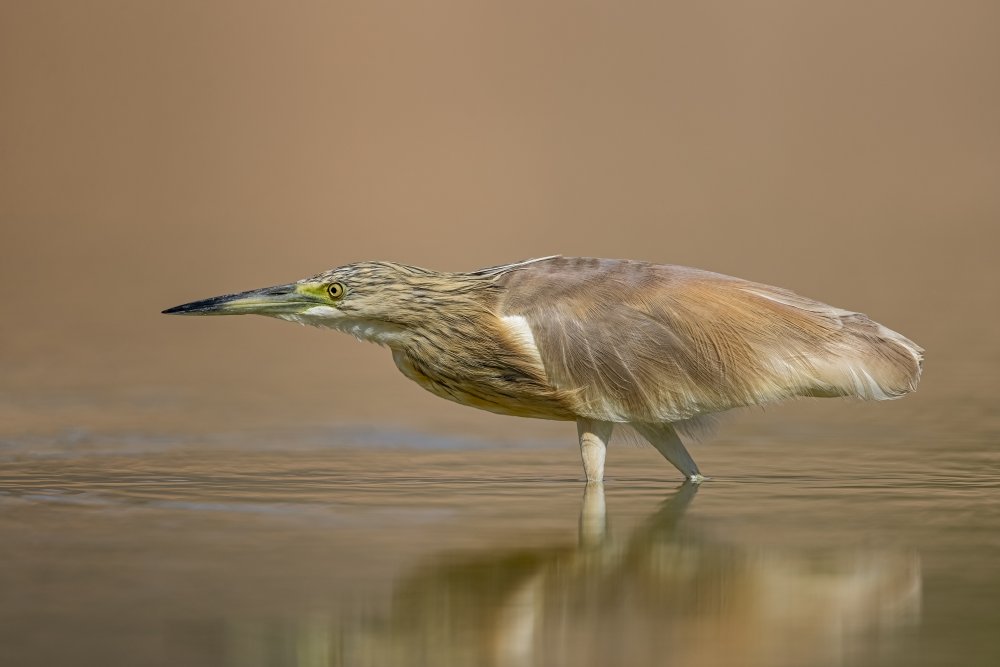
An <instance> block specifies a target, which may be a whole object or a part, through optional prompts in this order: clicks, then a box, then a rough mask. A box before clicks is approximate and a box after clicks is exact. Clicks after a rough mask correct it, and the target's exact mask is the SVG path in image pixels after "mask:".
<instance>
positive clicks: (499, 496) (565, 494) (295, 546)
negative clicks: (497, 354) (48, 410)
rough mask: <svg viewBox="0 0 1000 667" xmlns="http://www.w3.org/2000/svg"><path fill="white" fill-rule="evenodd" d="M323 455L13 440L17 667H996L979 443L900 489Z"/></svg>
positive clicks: (3, 495) (839, 459)
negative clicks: (598, 474)
mask: <svg viewBox="0 0 1000 667" xmlns="http://www.w3.org/2000/svg"><path fill="white" fill-rule="evenodd" d="M740 430H741V431H744V430H750V431H752V430H753V425H752V424H750V425H745V428H743V427H741V428H740ZM322 435H323V437H319V434H317V433H313V432H305V431H303V432H300V433H292V434H291V435H287V434H286V435H285V436H284V437H277V436H273V435H268V434H261V433H257V434H255V435H254V434H244V435H243V436H242V437H239V438H237V437H235V436H233V435H229V436H222V435H220V436H219V437H218V438H217V439H216V440H215V441H214V442H213V441H206V442H203V443H200V444H198V443H187V442H183V441H177V442H171V441H170V438H165V437H161V438H157V439H151V440H147V441H143V440H142V439H140V438H138V437H137V436H132V442H131V446H130V447H123V444H122V442H113V440H114V439H113V438H111V437H110V436H108V440H109V441H112V442H111V444H110V445H109V446H107V447H101V446H98V445H96V444H94V443H95V442H96V441H99V440H100V439H101V438H100V437H99V436H97V435H95V434H90V435H89V436H86V437H80V436H78V437H77V438H76V439H75V440H74V439H73V438H68V440H66V441H63V442H59V441H55V440H54V441H52V442H51V443H50V444H49V445H47V446H41V445H39V443H37V442H36V443H32V445H31V446H30V447H25V446H19V444H18V442H16V441H11V440H8V441H7V442H6V447H5V449H4V459H3V466H2V471H0V507H2V511H0V534H2V535H3V538H4V539H3V543H2V545H0V590H2V591H3V594H2V596H0V651H2V658H3V660H2V662H3V664H10V665H52V664H101V665H132V664H149V665H161V664H162V665H176V664H184V665H238V666H241V667H244V666H253V665H302V666H310V667H311V666H319V665H324V666H326V665H352V666H354V665H608V664H615V665H654V664H655V665H660V664H674V663H676V664H690V665H730V664H743V665H828V664H829V665H841V664H852V665H853V664H859V665H866V664H890V665H914V664H927V665H933V664H946V663H949V662H950V659H951V656H953V655H955V654H956V653H960V654H961V655H962V664H966V665H993V664H996V663H997V660H998V659H1000V642H998V640H997V639H996V628H997V627H998V622H1000V611H998V610H1000V607H998V606H997V604H996V600H997V599H1000V577H997V576H996V568H997V563H998V562H1000V503H998V500H997V499H998V496H1000V475H998V474H997V472H996V471H997V468H998V463H1000V460H998V457H997V454H996V452H995V451H994V452H993V453H990V454H984V453H983V451H984V448H983V447H982V446H979V445H977V444H976V443H966V444H964V445H963V444H956V445H955V446H954V447H953V448H952V449H950V451H949V452H948V453H947V454H946V455H945V454H942V453H941V452H940V451H935V448H934V447H933V446H929V444H928V443H919V442H918V443H910V444H909V445H908V447H909V450H910V452H911V454H913V453H919V456H910V457H907V461H908V463H906V464H903V465H900V463H899V460H900V457H899V456H898V454H899V452H898V451H894V450H893V446H891V445H890V446H882V447H879V446H878V445H879V444H880V443H878V442H876V441H873V440H867V441H865V440H851V441H845V442H839V443H838V442H836V440H835V439H833V438H831V441H830V442H827V443H825V444H824V445H823V447H822V453H821V455H813V456H810V455H809V454H808V453H806V454H803V452H802V445H800V444H797V443H794V442H793V443H790V444H789V445H782V444H781V443H777V444H775V443H773V442H765V441H756V442H755V441H754V440H753V439H752V438H747V440H746V441H744V442H735V441H734V440H733V439H732V438H726V437H725V436H723V437H722V438H720V440H719V441H718V442H716V443H713V444H712V445H707V446H697V445H696V446H695V447H696V452H697V455H698V456H699V458H700V459H701V461H702V466H703V468H704V469H707V470H709V471H713V470H714V471H718V475H717V476H716V477H714V478H712V479H710V480H709V481H708V482H706V483H705V484H703V485H701V486H700V487H695V486H691V485H679V484H678V482H677V480H676V479H675V478H674V475H673V472H672V470H671V469H669V468H668V467H667V466H665V465H664V464H663V463H662V462H661V461H660V460H659V459H658V455H656V454H655V452H652V450H651V449H648V448H647V449H638V448H630V447H627V446H626V447H621V446H619V447H616V448H615V449H614V450H613V451H612V452H611V458H610V462H609V477H608V480H607V481H606V483H605V485H604V486H603V487H588V486H587V485H585V484H583V483H582V481H581V476H580V471H579V469H578V466H579V464H578V462H577V460H576V453H575V451H574V450H573V447H572V441H571V439H569V440H568V441H565V442H564V441H562V440H552V441H540V442H536V443H532V444H531V445H530V446H512V445H509V444H505V443H500V442H495V443H490V442H483V441H480V442H472V443H471V446H463V445H462V443H461V439H460V438H452V439H448V438H442V439H441V440H440V441H434V439H433V438H430V437H428V436H426V434H424V435H422V436H420V437H418V434H412V435H413V438H412V440H411V441H409V442H407V441H406V435H407V434H406V432H404V431H399V430H396V431H391V432H385V433H380V432H378V431H377V430H368V431H361V430H357V429H354V430H330V431H328V432H326V433H325V434H322ZM567 435H569V434H567ZM84 440H85V441H87V442H89V443H90V444H89V445H88V446H84V445H83V444H82V443H83V441H84ZM378 440H382V441H384V442H383V445H382V446H378V445H376V444H374V443H375V442H376V441H378ZM385 443H389V444H385ZM882 444H886V443H882ZM895 446H896V447H898V446H899V445H898V444H896V445H895ZM914 450H916V452H914ZM938 458H940V460H938ZM779 462H781V463H780V465H779ZM928 463H929V464H930V465H928Z"/></svg>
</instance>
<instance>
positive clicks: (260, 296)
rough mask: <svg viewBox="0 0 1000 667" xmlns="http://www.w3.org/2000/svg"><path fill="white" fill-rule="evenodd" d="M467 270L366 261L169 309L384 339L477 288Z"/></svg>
mask: <svg viewBox="0 0 1000 667" xmlns="http://www.w3.org/2000/svg"><path fill="white" fill-rule="evenodd" d="M478 282H481V281H475V282H472V280H471V277H470V276H468V274H453V273H438V272H435V271H428V270H425V269H418V268H416V267H410V266H404V265H401V264H393V263H390V262H361V263H357V264H348V265H346V266H341V267H339V268H336V269H331V270H329V271H325V272H323V273H320V274H318V275H316V276H313V277H311V278H304V279H302V280H299V281H297V282H294V283H289V284H287V285H276V286H274V287H264V288H262V289H256V290H250V291H248V292H239V293H236V294H226V295H223V296H216V297H212V298H210V299H203V300H201V301H192V302H191V303H185V304H183V305H180V306H175V307H173V308H169V309H167V310H164V311H163V312H164V313H166V314H174V315H266V316H268V317H277V318H280V319H283V320H290V321H293V322H300V323H302V324H309V325H312V326H320V327H329V328H333V329H339V330H341V331H345V332H347V333H350V334H353V335H355V336H357V337H358V338H361V339H364V340H369V341H372V342H375V343H379V344H383V345H396V344H403V343H405V341H406V338H407V337H408V336H409V335H411V334H412V333H413V332H414V330H416V329H419V328H420V327H421V326H422V325H423V324H424V323H426V322H427V321H428V320H432V319H434V318H436V317H439V316H440V314H441V313H440V309H441V308H442V307H445V308H447V307H449V306H458V305H460V304H461V303H462V302H463V301H466V300H465V299H462V298H461V297H462V295H466V294H468V293H470V292H472V291H474V287H475V286H476V284H475V283H478Z"/></svg>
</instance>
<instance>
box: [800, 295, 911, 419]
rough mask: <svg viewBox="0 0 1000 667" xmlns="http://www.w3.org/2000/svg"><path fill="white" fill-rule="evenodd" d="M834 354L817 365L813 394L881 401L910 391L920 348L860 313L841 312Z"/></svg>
mask: <svg viewBox="0 0 1000 667" xmlns="http://www.w3.org/2000/svg"><path fill="white" fill-rule="evenodd" d="M838 315H839V319H840V321H841V322H842V324H843V328H842V329H841V331H840V335H839V336H838V337H837V339H836V340H835V342H833V345H832V347H833V348H834V350H835V352H836V353H835V354H834V355H832V357H828V358H826V359H824V360H823V361H821V362H820V363H818V364H817V371H819V377H818V378H817V379H818V380H820V384H819V386H818V387H817V392H816V393H815V394H812V395H817V396H854V397H857V398H862V399H868V400H877V401H883V400H888V399H894V398H899V397H901V396H903V395H905V394H908V393H910V392H911V391H914V390H915V389H916V388H917V383H918V382H919V381H920V373H921V370H922V368H923V359H924V356H923V352H924V351H923V349H922V348H921V347H920V346H919V345H917V344H916V343H914V342H913V341H911V340H909V339H908V338H906V337H904V336H903V335H901V334H899V333H896V332H895V331H892V330H891V329H889V328H887V327H884V326H882V325H881V324H879V323H878V322H875V321H873V320H871V319H870V318H868V317H867V316H866V315H862V314H860V313H848V312H845V311H841V313H839V314H838Z"/></svg>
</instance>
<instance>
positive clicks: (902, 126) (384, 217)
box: [0, 0, 1000, 437]
mask: <svg viewBox="0 0 1000 667" xmlns="http://www.w3.org/2000/svg"><path fill="white" fill-rule="evenodd" d="M998 119H1000V4H998V3H996V2H974V1H972V0H963V1H962V2H956V3H945V2H937V1H921V2H903V1H899V2H826V3H821V2H798V1H796V0H786V1H777V2H756V3H742V2H689V3H685V2H666V3H632V2H628V3H611V2H541V3H539V2H494V3H481V2H466V1H462V2H430V3H408V2H332V3H325V2H301V3H279V2H246V1H242V0H241V1H239V2H201V1H198V2H190V1H183V2H178V1H171V2H152V1H147V2H133V1H120V2H112V1H107V0H91V1H88V2H75V1H70V0H53V1H44V0H42V1H31V2H19V1H12V0H6V1H3V2H0V302H2V304H3V315H2V318H0V343H2V347H0V398H2V403H0V424H2V432H3V433H8V434H9V433H24V432H29V431H32V432H37V431H39V430H42V431H57V430H59V429H66V428H74V427H87V428H135V427H137V426H139V425H141V426H142V427H143V428H152V429H154V430H155V429H157V428H159V429H169V428H172V427H171V426H170V425H171V424H173V423H176V422H177V421H179V420H180V421H189V422H190V423H199V422H201V421H203V420H208V421H211V422H213V423H215V424H217V425H219V426H220V427H221V426H223V425H231V424H233V423H239V424H250V425H254V424H262V425H263V424H268V423H274V424H282V423H288V422H289V420H291V419H293V418H294V419H300V420H313V421H316V422H323V421H324V420H338V419H344V420H355V421H364V420H373V419H386V420H392V421H394V422H400V423H413V424H418V425H419V426H420V427H422V428H432V429H433V428H438V427H449V428H450V427H454V426H456V425H458V424H466V425H471V428H481V429H494V428H496V429H499V428H501V426H500V425H501V424H504V423H507V424H508V427H509V422H504V421H503V420H501V419H500V418H497V417H493V416H489V415H486V414H484V413H475V412H473V411H469V410H466V409H464V408H460V407H458V406H452V405H449V404H446V403H444V402H442V401H439V400H438V399H436V398H434V397H432V396H430V395H429V394H424V393H423V392H421V391H420V390H419V389H418V388H416V387H415V386H412V385H410V384H408V383H407V382H406V381H405V380H404V379H403V378H401V377H399V376H398V375H397V372H396V370H395V368H394V367H393V366H392V364H391V361H390V360H389V359H388V355H387V354H386V352H385V351H384V350H380V349H378V348H376V347H374V346H365V345H362V344H360V343H357V342H355V341H352V340H350V339H349V338H346V337H344V336H339V335H337V334H334V333H331V332H324V331H317V330H296V329H293V328H291V327H290V326H289V325H287V324H283V323H277V322H274V321H269V320H265V319H263V318H231V319H214V320H192V319H186V318H168V317H164V316H161V315H160V314H159V311H160V310H162V309H163V308H166V307H169V306H172V305H176V304H178V303H181V302H184V301H189V300H192V299H195V298H201V297H206V296H211V295H215V294H220V293H224V292H229V291H235V290H242V289H249V288H253V287H260V286H264V285H268V284H274V283H280V282H287V281H290V280H293V279H297V278H300V277H303V276H306V275H309V274H312V273H316V272H318V271H321V270H324V269H326V268H329V267H332V266H335V265H339V264H343V263H347V262H351V261H356V260H364V259H390V260H395V261H401V262H405V263H411V264H416V265H424V266H428V267H432V268H439V269H450V270H462V269H472V268H477V267H480V266H485V265H490V264H497V263H503V262H507V261H512V260H516V259H521V258H527V257H532V256H540V255H546V254H553V253H562V254H580V255H597V256H609V257H632V258H638V259H646V260H652V261H657V262H664V263H678V264H691V265H696V266H700V267H704V268H709V269H713V270H716V271H721V272H724V273H730V274H735V275H739V276H742V277H746V278H751V279H755V280H759V281H763V282H769V283H774V284H779V285H782V286H786V287H790V288H792V289H794V290H796V291H798V292H801V293H803V294H806V295H809V296H812V297H815V298H819V299H821V300H824V301H828V302H831V303H833V304H836V305H838V306H841V307H846V308H851V309H856V310H860V311H863V312H867V313H869V314H870V315H872V316H873V317H875V318H876V319H878V320H880V321H882V322H884V323H885V324H887V325H888V326H890V327H892V328H895V329H898V330H900V331H902V332H903V333H905V334H906V335H908V336H911V337H912V338H914V339H915V340H917V341H918V342H920V343H921V344H923V345H924V346H925V347H926V348H927V349H928V366H927V374H926V378H925V384H924V388H923V390H922V391H921V392H919V393H918V394H917V395H916V396H915V397H913V398H912V399H907V401H909V404H908V405H909V407H906V408H897V407H896V405H897V404H893V405H892V406H888V407H885V408H883V409H889V410H893V409H897V410H898V409H905V410H910V411H912V413H913V414H914V415H927V414H933V409H934V406H935V405H936V404H938V402H939V401H940V399H942V398H958V397H960V396H965V397H967V399H968V400H967V401H962V403H961V404H962V405H966V406H968V405H971V406H973V407H970V408H968V409H970V410H977V411H978V412H976V414H977V415H981V414H986V413H987V412H989V411H991V410H992V407H991V406H993V405H994V404H995V400H994V398H995V396H996V390H995V388H994V385H995V380H994V379H993V376H994V374H995V371H996V370H997V368H998V363H997V362H998V353H997V352H996V350H995V345H994V343H995V339H996V335H997V332H998V331H997V330H998V322H1000V315H998V314H997V312H996V311H997V310H998V309H997V305H998V300H997V297H996V287H997V286H998V282H1000V277H998V276H1000V273H998V270H997V268H996V267H995V261H996V260H995V258H996V255H997V251H996V244H997V240H998V237H1000V230H998V219H1000V121H998ZM991 392H992V393H991ZM907 401H904V402H900V404H899V405H904V404H907ZM109 406H112V407H109ZM977 406H978V407H977ZM950 409H953V408H950ZM840 414H844V413H840ZM953 416H954V415H953ZM508 427H504V428H508ZM525 428H545V427H544V426H531V427H529V426H527V425H525ZM567 437H568V436H567Z"/></svg>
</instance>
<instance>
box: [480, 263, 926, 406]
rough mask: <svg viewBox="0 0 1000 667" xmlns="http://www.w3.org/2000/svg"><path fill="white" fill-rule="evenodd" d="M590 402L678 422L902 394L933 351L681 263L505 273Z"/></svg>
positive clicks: (863, 321)
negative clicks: (797, 402)
mask: <svg viewBox="0 0 1000 667" xmlns="http://www.w3.org/2000/svg"><path fill="white" fill-rule="evenodd" d="M496 280H497V283H498V284H500V285H501V286H502V287H505V288H506V289H505V290H504V294H503V296H502V297H501V299H500V302H499V304H498V307H499V310H500V314H502V315H520V316H522V317H524V318H525V319H526V320H527V322H528V324H529V326H530V328H531V331H532V334H533V336H534V341H535V344H536V346H537V348H538V351H539V354H540V356H541V358H542V362H543V364H544V366H545V370H546V373H547V375H548V378H549V381H550V382H551V383H552V384H553V385H554V386H555V387H556V388H557V389H560V390H564V391H569V392H572V393H573V394H574V395H575V396H577V397H578V401H579V403H578V405H577V410H578V413H579V414H582V415H585V416H589V417H593V418H597V419H605V420H609V421H617V422H627V421H645V422H659V421H679V420H684V419H689V418H691V417H695V416H697V415H700V414H705V413H710V412H719V411H722V410H728V409H730V408H734V407H738V406H745V405H754V404H762V403H768V402H772V401H776V400H780V399H784V398H788V397H791V396H857V397H860V398H871V399H884V398H895V397H897V396H901V395H903V394H905V393H907V392H909V391H912V390H913V389H914V388H915V386H916V383H917V380H918V378H919V374H920V362H921V358H922V356H921V353H922V350H921V349H920V348H919V347H917V346H916V345H915V344H913V343H912V342H910V341H909V340H907V339H906V338H904V337H902V336H900V335H899V334H897V333H895V332H893V331H890V330H889V329H886V328H885V327H883V326H881V325H879V324H877V323H875V322H873V321H872V320H870V319H868V318H867V317H866V316H864V315H861V314H858V313H852V312H848V311H845V310H840V309H837V308H833V307H831V306H827V305H826V304H822V303H819V302H818V301H813V300H811V299H806V298H803V297H801V296H798V295H796V294H794V293H792V292H789V291H788V290H784V289H780V288H777V287H771V286H768V285H762V284H759V283H752V282H748V281H745V280H740V279H738V278H733V277H730V276H724V275H720V274H716V273H710V272H707V271H700V270H697V269H690V268H686V267H679V266H665V265H656V264H647V263H644V262H634V261H626V260H602V259H589V258H564V257H557V258H552V259H546V260H541V261H538V262H534V263H530V264H525V265H522V266H520V267H518V268H514V269H513V270H511V271H509V272H507V273H503V274H501V275H499V276H498V277H497V279H496Z"/></svg>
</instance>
